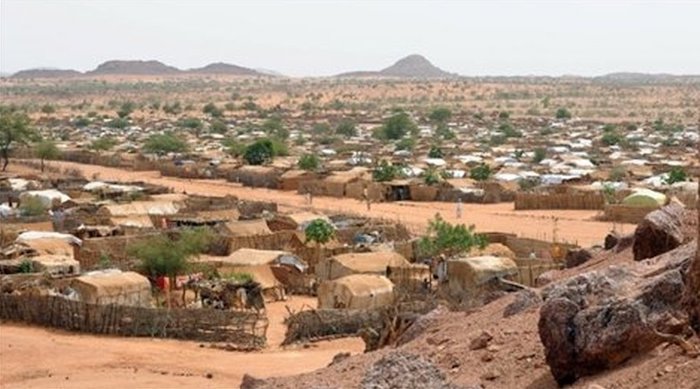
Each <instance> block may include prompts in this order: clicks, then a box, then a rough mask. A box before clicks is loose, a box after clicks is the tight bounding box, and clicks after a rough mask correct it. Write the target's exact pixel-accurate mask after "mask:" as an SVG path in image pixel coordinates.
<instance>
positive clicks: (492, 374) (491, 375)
mask: <svg viewBox="0 0 700 389" xmlns="http://www.w3.org/2000/svg"><path fill="white" fill-rule="evenodd" d="M500 376H501V372H500V371H498V370H496V369H493V370H488V371H487V372H486V373H484V374H482V375H481V379H484V380H486V381H493V380H495V379H496V378H498V377H500Z"/></svg>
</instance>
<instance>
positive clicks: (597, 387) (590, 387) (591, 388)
mask: <svg viewBox="0 0 700 389" xmlns="http://www.w3.org/2000/svg"><path fill="white" fill-rule="evenodd" d="M586 389H605V387H604V386H600V385H598V384H590V385H588V386H587V387H586Z"/></svg>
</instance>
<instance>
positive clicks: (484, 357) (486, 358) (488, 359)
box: [481, 353, 493, 362]
mask: <svg viewBox="0 0 700 389" xmlns="http://www.w3.org/2000/svg"><path fill="white" fill-rule="evenodd" d="M481 360H482V361H483V362H491V361H493V355H492V354H491V353H486V354H484V355H482V356H481Z"/></svg>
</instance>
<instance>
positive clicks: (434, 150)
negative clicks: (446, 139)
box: [428, 146, 445, 158]
mask: <svg viewBox="0 0 700 389" xmlns="http://www.w3.org/2000/svg"><path fill="white" fill-rule="evenodd" d="M444 156H445V153H443V152H442V149H441V148H439V147H438V146H430V151H428V158H443V157H444Z"/></svg>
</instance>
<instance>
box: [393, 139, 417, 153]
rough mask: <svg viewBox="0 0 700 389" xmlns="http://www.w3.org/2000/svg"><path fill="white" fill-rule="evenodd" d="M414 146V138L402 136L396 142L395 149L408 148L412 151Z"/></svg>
mask: <svg viewBox="0 0 700 389" xmlns="http://www.w3.org/2000/svg"><path fill="white" fill-rule="evenodd" d="M415 147H416V140H415V139H414V138H403V139H401V140H400V141H398V142H396V150H408V151H413V149H414V148H415Z"/></svg>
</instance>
